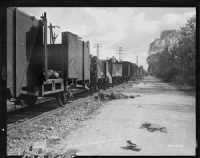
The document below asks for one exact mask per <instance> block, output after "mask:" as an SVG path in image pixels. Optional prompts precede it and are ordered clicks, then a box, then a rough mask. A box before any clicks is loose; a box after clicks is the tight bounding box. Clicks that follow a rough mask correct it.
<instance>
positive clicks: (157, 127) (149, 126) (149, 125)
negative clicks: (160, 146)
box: [140, 122, 167, 133]
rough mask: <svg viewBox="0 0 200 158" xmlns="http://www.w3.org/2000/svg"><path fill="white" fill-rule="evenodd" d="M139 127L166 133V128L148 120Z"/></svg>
mask: <svg viewBox="0 0 200 158" xmlns="http://www.w3.org/2000/svg"><path fill="white" fill-rule="evenodd" d="M140 128H146V129H147V130H148V131H149V132H155V131H160V132H162V133H167V128H166V127H163V126H160V125H158V124H152V123H149V122H144V123H143V124H142V125H141V127H140Z"/></svg>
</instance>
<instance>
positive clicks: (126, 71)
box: [121, 61, 131, 81]
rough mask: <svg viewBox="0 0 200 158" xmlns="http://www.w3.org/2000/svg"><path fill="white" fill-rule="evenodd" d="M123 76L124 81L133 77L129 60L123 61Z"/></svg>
mask: <svg viewBox="0 0 200 158" xmlns="http://www.w3.org/2000/svg"><path fill="white" fill-rule="evenodd" d="M121 63H122V78H123V80H124V81H128V80H129V79H130V77H131V63H130V62H128V61H122V62H121Z"/></svg>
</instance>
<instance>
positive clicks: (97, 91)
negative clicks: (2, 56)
mask: <svg viewBox="0 0 200 158" xmlns="http://www.w3.org/2000/svg"><path fill="white" fill-rule="evenodd" d="M6 16H7V17H6V22H7V23H6V27H7V30H6V37H7V38H6V39H7V40H6V62H7V68H6V74H7V75H6V79H7V84H6V86H7V88H6V92H5V93H6V95H7V98H6V109H7V114H6V115H7V122H6V124H7V155H9V156H11V155H21V156H31V155H61V156H66V155H67V156H72V157H73V156H90V155H91V156H96V155H97V156H104V155H108V156H113V155H114V156H115V155H116V156H136V155H147V156H154V155H155V156H156V155H161V156H165V155H170V156H172V155H173V156H178V155H183V156H187V155H192V156H195V155H196V148H197V138H196V84H197V83H196V7H64V6H63V7H62V6H60V7H8V8H7V10H6Z"/></svg>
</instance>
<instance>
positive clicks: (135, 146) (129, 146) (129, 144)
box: [121, 140, 141, 151]
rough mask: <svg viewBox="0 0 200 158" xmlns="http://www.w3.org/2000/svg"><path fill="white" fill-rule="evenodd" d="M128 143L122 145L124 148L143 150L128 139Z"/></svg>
mask: <svg viewBox="0 0 200 158" xmlns="http://www.w3.org/2000/svg"><path fill="white" fill-rule="evenodd" d="M126 143H127V146H124V147H121V148H122V149H125V150H133V151H140V150H141V148H139V147H137V144H135V143H132V142H131V141H130V140H127V141H126Z"/></svg>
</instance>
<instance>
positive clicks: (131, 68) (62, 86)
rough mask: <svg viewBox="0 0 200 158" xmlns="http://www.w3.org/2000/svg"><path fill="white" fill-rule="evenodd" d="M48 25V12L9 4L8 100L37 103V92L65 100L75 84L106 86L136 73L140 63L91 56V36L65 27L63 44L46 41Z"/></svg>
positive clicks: (61, 101) (94, 87) (94, 86)
mask: <svg viewBox="0 0 200 158" xmlns="http://www.w3.org/2000/svg"><path fill="white" fill-rule="evenodd" d="M47 27H48V26H47V18H46V13H44V14H43V15H42V16H41V19H36V18H35V17H33V16H30V15H27V14H25V13H23V12H22V11H20V10H18V9H17V8H8V9H7V97H8V99H9V100H12V99H13V100H14V101H23V102H25V103H26V104H28V105H34V103H35V102H36V101H37V98H38V97H45V96H53V97H56V99H57V101H58V103H59V105H60V106H63V105H65V104H66V102H67V99H68V97H69V93H70V89H73V88H80V89H86V90H89V91H90V90H97V89H100V88H104V89H105V88H106V87H109V86H113V85H115V84H119V83H122V82H124V81H128V80H130V79H132V78H133V77H135V76H136V75H137V69H138V67H137V66H136V64H134V63H131V62H125V61H123V62H118V61H113V60H102V59H99V58H97V57H96V56H92V55H91V54H90V44H89V41H83V40H81V38H80V37H79V36H78V35H75V34H73V33H71V32H62V34H61V36H62V37H61V39H62V42H61V43H60V44H47ZM140 72H141V73H142V71H140ZM141 73H140V75H142V74H141Z"/></svg>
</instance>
